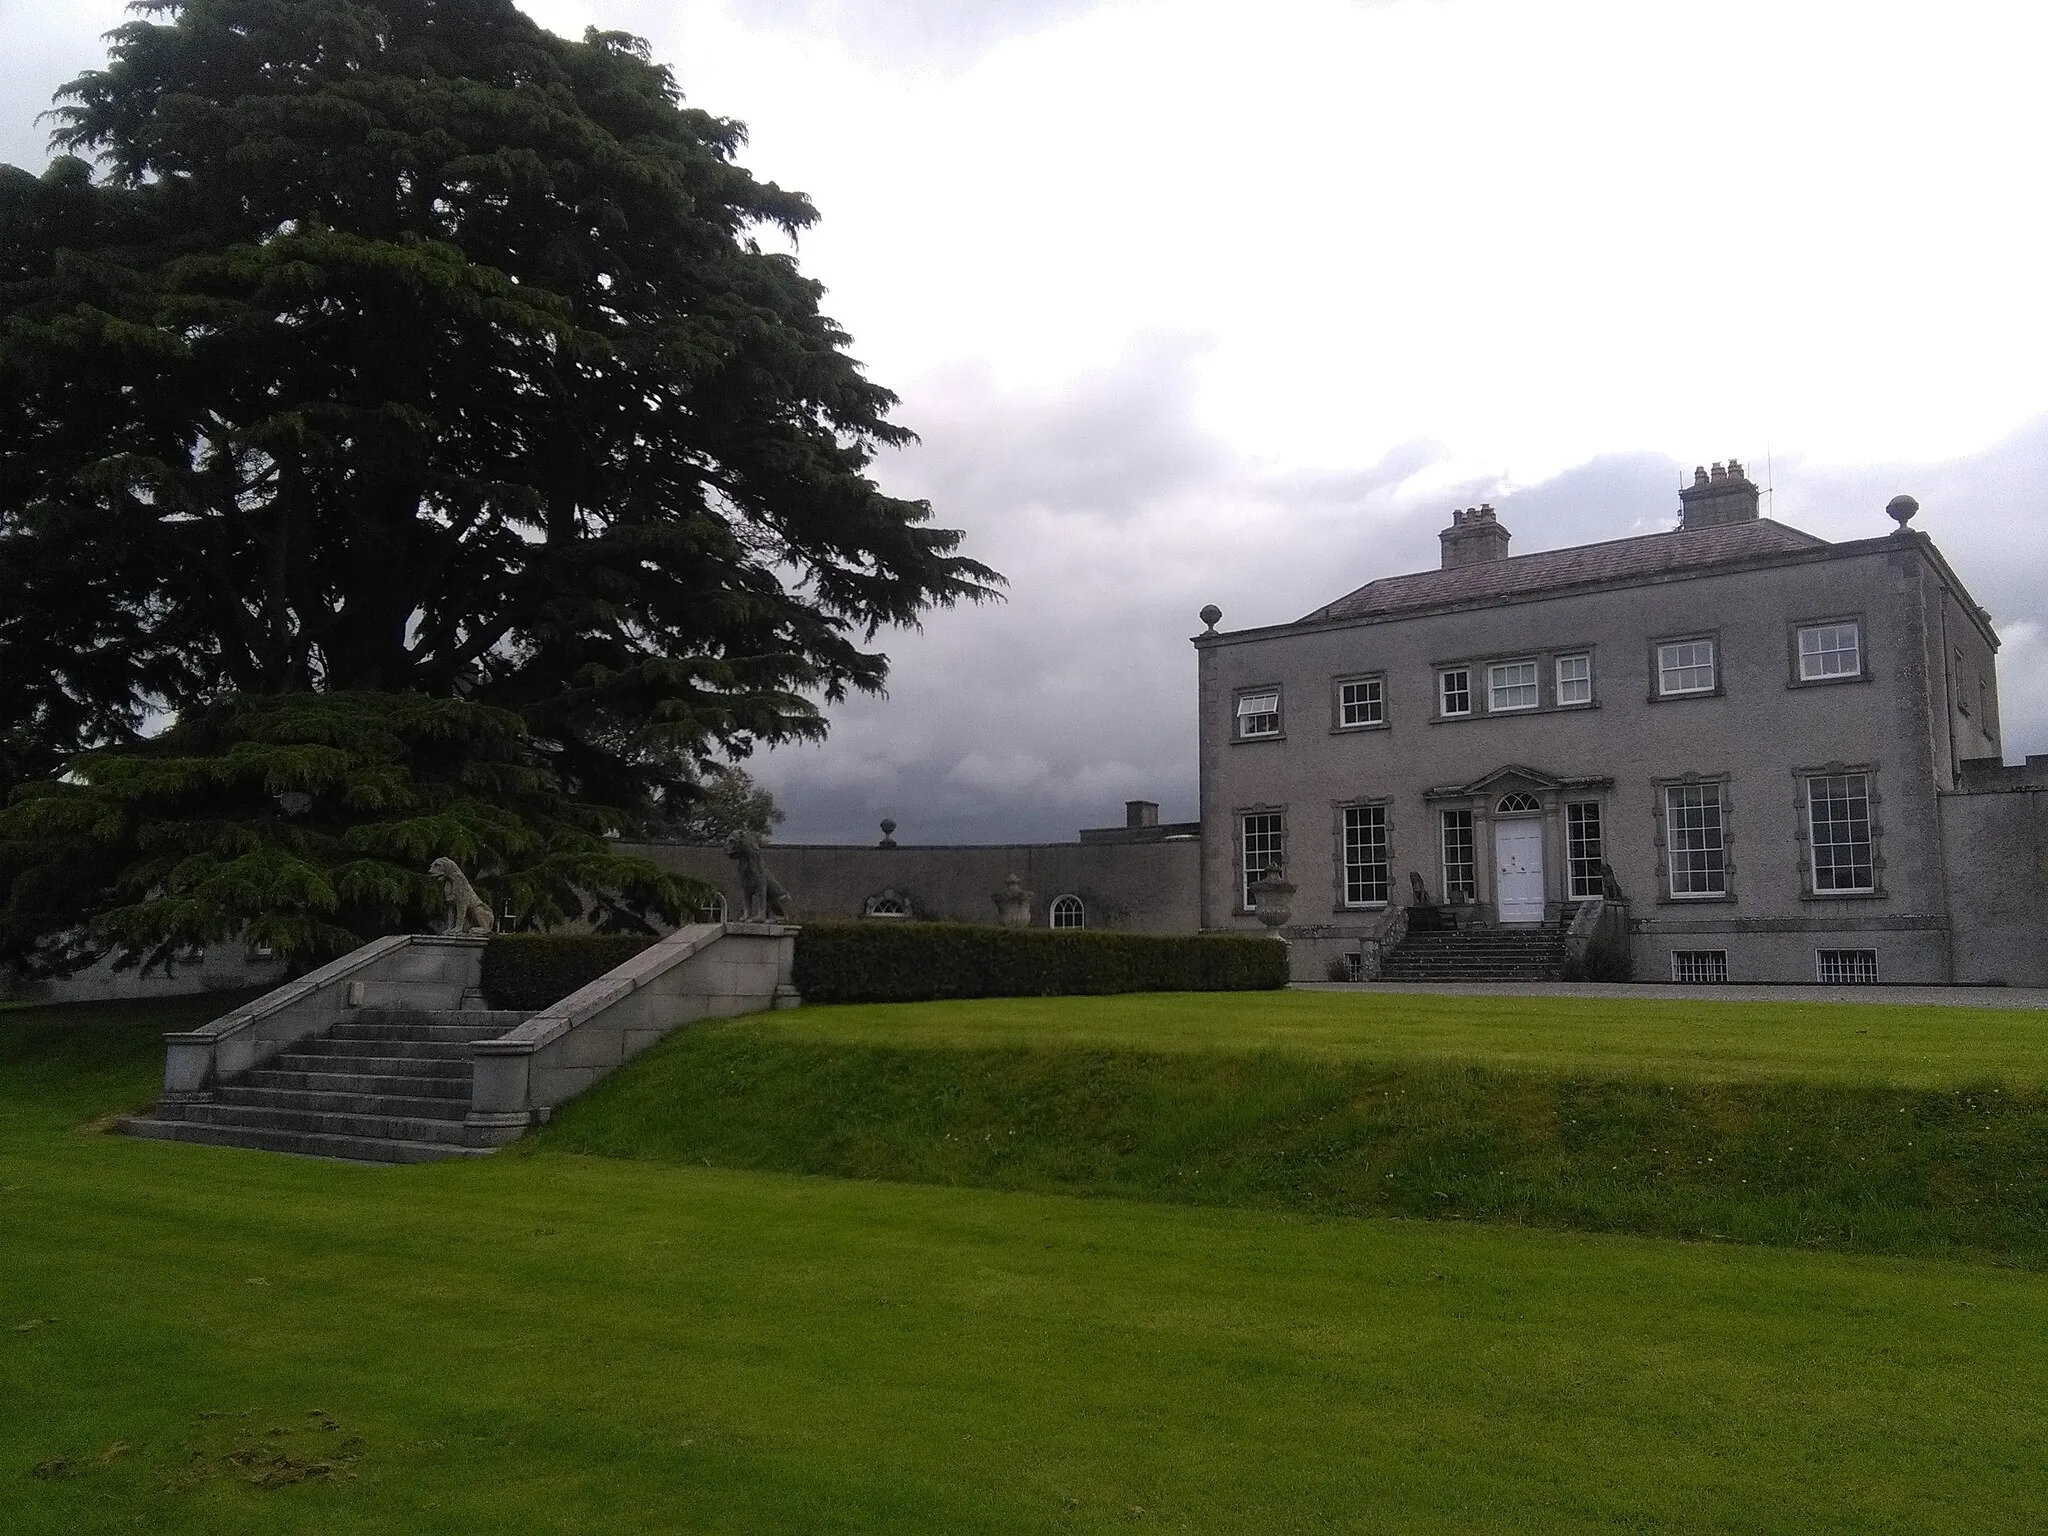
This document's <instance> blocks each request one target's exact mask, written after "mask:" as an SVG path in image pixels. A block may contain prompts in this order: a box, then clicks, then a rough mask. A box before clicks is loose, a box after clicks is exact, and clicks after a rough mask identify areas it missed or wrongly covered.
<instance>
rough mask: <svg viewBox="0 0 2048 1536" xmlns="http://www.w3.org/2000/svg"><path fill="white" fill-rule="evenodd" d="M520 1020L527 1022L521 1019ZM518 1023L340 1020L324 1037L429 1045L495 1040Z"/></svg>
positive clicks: (326, 1038) (325, 1038)
mask: <svg viewBox="0 0 2048 1536" xmlns="http://www.w3.org/2000/svg"><path fill="white" fill-rule="evenodd" d="M518 1022H519V1023H524V1022H525V1020H523V1019H521V1020H519V1021H518ZM515 1027H516V1025H508V1026H506V1027H505V1028H500V1027H499V1026H498V1025H496V1024H444V1023H439V1022H435V1021H432V1020H426V1019H409V1020H403V1021H401V1020H393V1021H391V1022H389V1023H384V1022H379V1023H375V1024H369V1023H363V1024H337V1025H336V1026H335V1027H334V1029H333V1031H332V1032H331V1033H329V1034H326V1035H323V1036H320V1037H318V1038H320V1039H324V1040H349V1041H359V1040H406V1041H417V1042H419V1043H421V1044H427V1045H437V1044H438V1045H467V1044H469V1042H470V1041H472V1040H495V1039H497V1038H498V1036H500V1035H502V1034H505V1033H506V1032H507V1030H508V1029H510V1028H515Z"/></svg>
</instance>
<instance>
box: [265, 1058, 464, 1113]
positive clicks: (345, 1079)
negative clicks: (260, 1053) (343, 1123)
mask: <svg viewBox="0 0 2048 1536" xmlns="http://www.w3.org/2000/svg"><path fill="white" fill-rule="evenodd" d="M284 1060H285V1058H284V1057H281V1056H280V1057H279V1058H278V1061H280V1062H282V1061H284ZM359 1064H360V1063H353V1064H352V1065H359ZM329 1065H332V1063H321V1066H323V1067H324V1066H329ZM407 1065H408V1066H417V1065H418V1063H416V1062H409V1063H407ZM236 1085H237V1086H240V1087H247V1088H283V1089H295V1090H304V1091H307V1092H312V1093H338V1094H370V1095H379V1094H381V1095H387V1096H388V1095H393V1094H396V1095H401V1096H410V1097H414V1098H435V1099H453V1100H458V1101H460V1102H461V1103H463V1104H467V1103H468V1102H469V1088H470V1082H469V1073H468V1072H467V1071H463V1072H442V1073H436V1074H434V1075H431V1076H430V1075H428V1074H426V1073H422V1072H416V1071H415V1072H388V1073H375V1072H356V1071H344V1072H334V1071H325V1070H321V1069H320V1068H319V1067H316V1068H314V1069H312V1070H308V1069H307V1068H305V1067H293V1066H278V1065H275V1064H273V1065H272V1066H268V1067H262V1068H259V1069H257V1070H256V1071H254V1072H250V1073H247V1074H245V1075H244V1076H242V1077H240V1078H238V1079H237V1080H236Z"/></svg>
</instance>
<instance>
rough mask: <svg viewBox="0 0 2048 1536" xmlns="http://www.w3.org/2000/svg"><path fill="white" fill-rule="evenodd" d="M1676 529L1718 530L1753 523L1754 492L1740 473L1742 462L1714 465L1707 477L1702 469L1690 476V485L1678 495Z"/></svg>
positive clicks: (1705, 471) (1733, 461)
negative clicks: (1734, 524)
mask: <svg viewBox="0 0 2048 1536" xmlns="http://www.w3.org/2000/svg"><path fill="white" fill-rule="evenodd" d="M1678 500H1679V502H1680V504H1681V509H1680V511H1679V514H1678V526H1679V527H1680V528H1686V529H1692V528H1718V527H1720V526H1721V525H1722V524H1723V523H1753V522H1755V521H1756V520H1757V516H1758V513H1757V489H1756V485H1755V484H1754V482H1752V481H1751V480H1750V478H1749V476H1748V475H1746V474H1744V473H1743V472H1742V461H1741V460H1740V459H1730V460H1729V461H1728V462H1727V463H1726V464H1716V465H1715V466H1714V468H1713V472H1712V473H1711V474H1709V473H1708V472H1707V470H1706V469H1705V468H1704V467H1702V468H1699V469H1695V470H1694V471H1693V472H1692V484H1691V485H1688V486H1687V487H1686V488H1685V489H1684V490H1682V491H1680V492H1679V493H1678Z"/></svg>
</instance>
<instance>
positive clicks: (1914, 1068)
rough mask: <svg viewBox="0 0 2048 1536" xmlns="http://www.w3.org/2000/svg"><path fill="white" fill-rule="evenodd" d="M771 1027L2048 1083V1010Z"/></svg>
mask: <svg viewBox="0 0 2048 1536" xmlns="http://www.w3.org/2000/svg"><path fill="white" fill-rule="evenodd" d="M763 1027H764V1028H765V1029H768V1030H771V1031H773V1032H774V1033H776V1034H778V1035H780V1036H782V1037H784V1038H787V1039H793V1040H794V1039H803V1040H825V1041H835V1042H846V1041H860V1042H864V1043H867V1044H875V1045H906V1046H952V1047H963V1046H964V1047H974V1046H994V1045H1032V1046H1050V1045H1082V1046H1103V1047H1112V1048H1118V1049H1124V1050H1141V1051H1201V1050H1228V1051H1245V1050H1268V1049H1270V1050H1282V1051H1288V1052H1294V1053H1302V1054H1310V1055H1317V1056H1325V1057H1344V1058H1349V1059H1357V1060H1372V1061H1459V1062H1470V1063H1478V1064H1485V1065H1493V1066H1501V1067H1522V1068H1530V1069H1534V1070H1539V1071H1594V1072H1599V1073H1603V1074H1618V1073H1620V1074H1640V1075H1643V1076H1649V1077H1655V1078H1659V1079H1664V1080H1681V1081H1682V1080H1692V1081H1716V1080H1721V1081H1725V1080H1731V1079H1745V1078H1746V1079H1760V1078H1770V1077H1783V1076H1798V1077H1806V1078H1816V1079H1825V1080H1828V1081H1834V1082H1877V1083H1888V1084H1892V1085H1895V1086H1904V1087H1930V1088H1934V1087H1955V1086H1959V1085H1961V1084H1965V1083H1975V1082H1983V1081H1987V1080H2000V1081H2005V1082H2011V1083H2027V1084H2044V1085H2048V1012H2044V1011H2040V1010H2031V1009H2001V1008H1938V1007H1931V1006H1917V1005H1906V1004H1887V1005H1872V1004H1859V1003H1825V1002H1819V1001H1815V1002H1811V1003H1808V1002H1797V1003H1723V1002H1714V1001H1711V1000H1701V1001H1692V1000H1687V1001H1682V1002H1680V1001H1668V1002H1667V1001H1663V1000H1650V999H1643V998H1626V999H1623V998H1616V999H1612V1000H1609V999H1605V998H1578V997H1449V996H1442V995H1437V994H1422V993H1386V992H1193V993H1154V994H1147V995H1141V996H1125V997H1057V998H1055V997H1043V998H1041V997H1008V998H975V999H970V1000H962V1001H955V1002H938V1003H908V1004H900V1003H899V1004H887V1005H883V1004H851V1005H841V1006H838V1007H828V1008H802V1009H797V1010H794V1011H791V1012H788V1013H782V1014H778V1015H776V1016H775V1019H774V1020H773V1022H772V1023H769V1024H764V1026H763Z"/></svg>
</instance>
